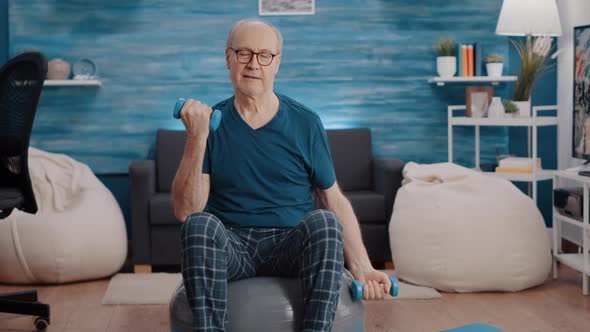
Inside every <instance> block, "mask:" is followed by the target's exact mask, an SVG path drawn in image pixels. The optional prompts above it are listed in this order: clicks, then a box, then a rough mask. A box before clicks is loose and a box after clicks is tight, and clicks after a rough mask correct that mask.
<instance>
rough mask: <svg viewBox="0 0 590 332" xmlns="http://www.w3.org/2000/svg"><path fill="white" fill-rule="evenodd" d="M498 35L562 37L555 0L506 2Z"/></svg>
mask: <svg viewBox="0 0 590 332" xmlns="http://www.w3.org/2000/svg"><path fill="white" fill-rule="evenodd" d="M496 34H497V35H505V36H525V35H527V34H530V35H532V36H552V37H556V36H561V24H560V23H559V13H558V12H557V3H556V2H555V0H504V2H503V3H502V9H501V10H500V17H499V18H498V25H497V26H496Z"/></svg>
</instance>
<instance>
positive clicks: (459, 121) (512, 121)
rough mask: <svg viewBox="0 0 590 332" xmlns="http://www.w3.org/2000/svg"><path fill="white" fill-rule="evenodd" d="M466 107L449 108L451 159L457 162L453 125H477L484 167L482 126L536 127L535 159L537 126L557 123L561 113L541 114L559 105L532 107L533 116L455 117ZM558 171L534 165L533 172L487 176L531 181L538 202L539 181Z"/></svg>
mask: <svg viewBox="0 0 590 332" xmlns="http://www.w3.org/2000/svg"><path fill="white" fill-rule="evenodd" d="M461 110H465V105H451V106H448V107H447V111H448V121H447V123H448V128H447V130H448V140H449V141H448V149H449V152H448V153H449V156H448V157H449V162H453V127H454V126H473V127H475V169H476V170H480V169H481V168H480V160H479V159H480V135H479V132H480V127H481V126H508V127H516V126H520V127H529V128H532V142H531V141H530V140H529V143H528V144H529V146H528V148H529V151H530V150H531V145H532V155H531V156H529V157H531V158H532V160H536V159H537V127H539V126H557V125H558V119H557V116H538V113H539V112H541V111H552V110H557V106H555V105H551V106H535V107H533V108H532V110H533V116H531V117H505V118H499V119H495V118H471V117H465V116H455V114H454V113H455V111H461ZM553 172H554V170H549V169H537V168H534V169H533V171H532V172H531V173H500V172H484V173H485V174H487V175H492V176H496V177H500V178H503V179H506V180H510V181H520V182H530V183H532V187H533V190H532V199H533V201H534V202H535V203H536V202H537V182H538V181H546V180H551V179H552V178H553Z"/></svg>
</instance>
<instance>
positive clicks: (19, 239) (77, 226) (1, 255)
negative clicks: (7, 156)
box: [0, 148, 127, 284]
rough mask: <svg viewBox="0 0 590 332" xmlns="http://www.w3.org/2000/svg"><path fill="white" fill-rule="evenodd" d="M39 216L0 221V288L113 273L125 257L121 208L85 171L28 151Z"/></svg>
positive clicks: (54, 157) (72, 163)
mask: <svg viewBox="0 0 590 332" xmlns="http://www.w3.org/2000/svg"><path fill="white" fill-rule="evenodd" d="M29 171H30V174H31V181H32V183H33V190H34V192H35V198H36V200H37V203H38V206H39V211H38V212H37V213H36V214H28V213H24V212H22V211H20V210H14V211H13V212H12V214H11V215H10V216H9V217H7V218H6V219H3V220H0V283H14V284H33V283H34V284H38V283H64V282H70V281H79V280H88V279H96V278H102V277H106V276H109V275H111V274H113V273H115V272H117V271H118V270H119V269H120V268H121V266H122V265H123V263H124V261H125V257H126V256H127V234H126V230H125V221H124V219H123V215H122V213H121V209H120V208H119V205H118V204H117V201H116V200H115V198H114V197H113V195H112V194H111V192H110V191H109V190H108V189H107V188H106V187H105V186H104V185H103V184H102V183H101V182H100V181H99V180H98V179H97V178H96V177H95V176H94V174H93V173H92V171H91V170H90V168H88V166H86V165H85V164H82V163H79V162H77V161H75V160H73V159H71V158H69V157H67V156H65V155H60V154H53V153H48V152H44V151H41V150H37V149H34V148H30V149H29Z"/></svg>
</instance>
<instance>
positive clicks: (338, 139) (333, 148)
mask: <svg viewBox="0 0 590 332" xmlns="http://www.w3.org/2000/svg"><path fill="white" fill-rule="evenodd" d="M326 135H327V136H328V141H329V143H330V153H331V154H332V160H333V161H334V165H335V166H334V167H335V169H336V179H337V180H338V184H339V185H340V188H342V190H343V191H351V190H367V189H371V186H372V181H373V176H372V158H373V156H372V151H371V130H370V129H369V128H357V129H334V130H327V131H326Z"/></svg>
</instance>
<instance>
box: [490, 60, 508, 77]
mask: <svg viewBox="0 0 590 332" xmlns="http://www.w3.org/2000/svg"><path fill="white" fill-rule="evenodd" d="M503 67H504V64H503V63H501V62H494V63H486V72H487V73H488V76H489V77H500V76H502V68H503Z"/></svg>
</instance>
